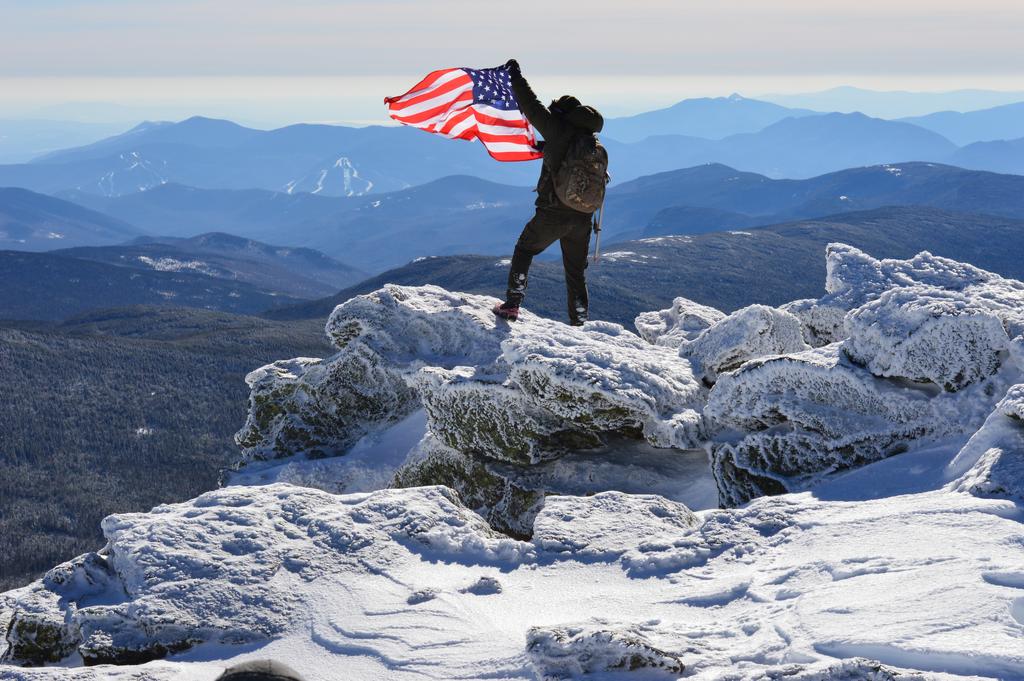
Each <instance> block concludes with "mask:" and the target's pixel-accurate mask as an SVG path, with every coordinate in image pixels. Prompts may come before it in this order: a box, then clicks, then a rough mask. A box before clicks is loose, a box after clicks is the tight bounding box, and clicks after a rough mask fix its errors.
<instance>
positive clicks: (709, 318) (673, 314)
mask: <svg viewBox="0 0 1024 681" xmlns="http://www.w3.org/2000/svg"><path fill="white" fill-rule="evenodd" d="M725 316H726V315H725V313H724V312H722V311H720V310H716V309H715V308H713V307H708V306H707V305H701V304H700V303H695V302H693V301H692V300H688V299H686V298H676V299H675V300H673V301H672V307H670V308H668V309H665V310H657V311H654V312H642V313H641V314H639V315H638V316H637V318H636V320H635V321H634V322H633V325H634V326H636V330H637V331H638V332H639V333H640V337H641V338H643V339H644V340H645V341H647V342H648V343H653V344H654V345H664V346H665V347H669V348H678V347H679V346H680V345H682V344H683V343H684V342H686V341H691V340H693V339H694V338H696V337H697V336H699V335H700V334H701V332H702V331H704V330H705V329H707V328H709V327H710V326H712V325H714V324H716V323H718V322H720V321H721V320H723V319H725Z"/></svg>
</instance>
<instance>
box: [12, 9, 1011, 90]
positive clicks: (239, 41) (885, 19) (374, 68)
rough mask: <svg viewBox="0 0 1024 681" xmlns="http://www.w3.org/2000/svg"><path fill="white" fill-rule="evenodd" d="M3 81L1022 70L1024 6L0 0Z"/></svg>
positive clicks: (912, 72)
mask: <svg viewBox="0 0 1024 681" xmlns="http://www.w3.org/2000/svg"><path fill="white" fill-rule="evenodd" d="M0 12H2V15H3V18H4V20H3V24H2V26H0V76H135V77H147V76H293V75H294V76H298V75H302V76H356V75H374V74H414V73H419V72H422V71H425V70H428V69H432V68H438V67H441V66H459V65H474V66H479V65H488V64H497V63H501V62H503V61H504V60H505V59H507V58H508V57H510V56H516V57H517V58H518V59H519V60H520V61H521V62H522V63H523V65H524V68H525V69H527V70H528V72H530V73H539V74H584V75H592V76H608V77H616V76H624V75H636V74H644V75H650V76H682V75H688V74H689V75H695V74H702V75H713V74H721V75H723V76H728V75H746V76H751V75H768V74H788V75H806V76H812V75H824V74H837V75H842V74H864V73H904V74H933V75H934V74H988V75H992V74H1006V75H1014V74H1016V75H1020V74H1024V51H1021V50H1020V49H1019V26H1021V24H1022V21H1024V3H1020V2H1018V0H975V1H974V2H972V3H971V4H970V7H969V10H965V8H964V4H963V2H962V0H957V1H956V2H954V1H952V0H930V1H924V0H885V1H883V0H858V1H857V2H845V1H843V2H835V1H832V0H814V1H812V0H671V1H670V0H640V1H634V2H629V3H618V2H616V3H612V2H608V3H595V2H593V1H592V0H589V1H587V2H583V1H582V0H561V1H559V2H550V1H545V2H539V1H537V0H520V2H516V3H505V2H503V3H487V2H465V1H461V0H433V1H432V2H418V1H413V0H386V1H385V2H381V1H379V0H375V1H373V2H367V1H362V2H349V1H342V2H337V1H334V2H326V1H316V0H295V1H293V2H288V3H282V2H277V1H274V2H271V1H270V0H218V1H217V2H198V1H195V0H181V1H170V0H147V2H134V1H129V0H99V1H85V0H36V1H35V2H31V3H26V2H17V1H14V0H0Z"/></svg>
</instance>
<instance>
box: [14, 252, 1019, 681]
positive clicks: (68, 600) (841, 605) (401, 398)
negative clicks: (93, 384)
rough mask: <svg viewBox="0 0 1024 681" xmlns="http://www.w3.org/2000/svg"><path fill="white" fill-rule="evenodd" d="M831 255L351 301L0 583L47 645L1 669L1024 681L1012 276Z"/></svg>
mask: <svg viewBox="0 0 1024 681" xmlns="http://www.w3.org/2000/svg"><path fill="white" fill-rule="evenodd" d="M827 257H828V281H827V285H826V292H825V294H824V295H823V296H822V297H821V298H820V299H814V300H804V301H794V302H793V303H791V304H789V305H786V306H784V309H777V308H771V307H766V306H751V307H748V308H745V309H743V310H738V311H736V312H734V313H732V314H729V315H726V314H724V313H721V312H719V311H716V310H712V309H710V308H706V307H703V306H699V305H697V304H695V303H692V302H690V301H687V300H685V299H677V300H676V301H675V302H674V303H673V306H672V308H670V309H668V310H664V311H660V312H652V313H646V314H644V315H641V317H640V318H638V320H637V328H638V330H639V331H640V332H641V335H636V334H634V333H632V332H631V331H629V330H627V329H625V328H623V327H621V326H618V325H614V324H608V323H604V322H591V323H588V324H587V325H586V326H584V327H582V328H571V327H568V326H565V325H563V324H561V323H559V322H555V321H551V320H546V319H542V318H539V317H536V316H534V315H530V314H528V313H527V314H524V315H523V317H522V319H521V321H520V322H518V323H515V324H508V323H506V322H503V321H499V320H497V319H496V318H495V317H494V315H493V314H492V313H491V312H490V308H491V306H492V305H493V304H494V302H496V301H494V300H493V299H490V298H487V297H483V296H473V295H467V294H460V293H453V292H449V291H446V290H444V289H441V288H438V287H433V286H425V287H402V286H385V287H384V288H382V289H380V290H378V291H375V292H373V293H370V294H367V295H364V296H358V297H356V298H353V299H351V300H349V301H348V302H346V303H344V304H342V305H340V306H338V307H337V308H336V309H335V311H334V313H333V314H332V315H331V317H330V319H329V321H328V323H327V327H326V331H327V335H328V337H329V338H330V339H331V341H332V343H333V344H334V346H335V348H336V352H335V353H334V354H332V355H331V356H329V357H326V358H322V359H321V358H295V359H290V360H282V361H279V362H275V363H273V364H270V365H267V366H265V367H262V368H259V369H257V370H255V371H253V372H252V373H251V374H250V375H249V376H248V377H247V379H246V380H247V382H248V384H249V386H250V388H251V396H250V405H249V407H250V409H249V415H248V418H247V420H246V423H245V425H244V427H243V428H242V430H240V431H239V433H238V436H237V441H238V444H239V445H240V447H241V449H242V457H241V461H240V462H239V466H238V469H237V470H235V471H233V472H232V473H231V474H230V475H229V476H228V483H229V485H228V486H227V487H225V488H223V489H220V490H216V491H213V492H209V493H207V494H204V495H202V496H200V497H198V498H196V499H194V500H192V501H189V502H185V503H182V504H174V505H168V506H161V507H158V508H156V509H154V510H153V511H151V512H149V513H137V514H126V515H119V516H111V517H110V518H108V519H107V520H106V521H105V522H104V525H103V530H104V534H105V536H106V539H107V545H106V546H105V547H104V548H103V549H102V550H101V551H98V552H95V553H89V554H86V555H84V556H80V557H78V558H76V559H73V560H72V561H70V562H68V563H65V564H63V565H60V566H58V567H56V568H54V569H53V570H51V571H49V572H48V573H47V574H46V575H45V576H44V577H43V578H42V579H41V580H39V581H38V582H35V583H33V584H31V585H29V586H27V587H25V588H23V589H19V590H16V591H12V592H9V593H7V594H3V595H0V635H2V637H3V639H2V640H4V641H6V643H5V644H0V651H2V652H0V654H2V655H3V656H4V657H3V660H4V661H5V662H7V663H16V662H17V663H26V662H27V663H48V664H52V665H56V666H52V667H47V668H45V669H40V670H28V669H26V670H22V669H20V668H15V667H0V676H4V678H6V677H8V676H9V677H10V678H25V679H35V678H40V679H41V678H66V679H78V678H81V679H93V678H104V677H110V678H119V675H120V676H124V678H129V677H128V676H125V675H124V674H122V671H121V669H120V668H114V667H90V668H88V669H76V668H75V665H76V664H77V663H79V662H85V663H88V664H97V663H115V664H119V665H124V664H138V663H141V662H145V661H148V660H155V661H152V662H149V663H148V664H146V665H145V666H144V667H142V668H138V669H140V670H141V671H140V673H142V674H144V676H143V678H154V679H165V678H166V679H171V678H195V679H213V678H215V677H216V675H217V674H218V673H219V672H220V670H222V669H223V668H224V667H225V666H226V665H227V664H228V663H229V661H231V660H237V659H243V658H257V657H276V658H279V659H282V660H283V661H285V662H287V663H288V664H289V665H291V666H295V667H298V668H300V670H301V671H302V672H303V673H304V674H305V675H307V677H308V678H309V679H311V680H312V679H329V678H337V674H338V670H339V669H341V670H343V671H344V674H345V676H346V678H353V679H380V678H387V679H405V678H410V679H411V678H418V679H421V678H428V679H429V678H436V679H452V678H467V679H470V678H481V677H487V678H509V679H513V678H523V679H529V678H534V679H561V678H595V679H596V678H612V677H609V676H608V675H609V674H614V675H616V676H615V678H618V675H619V674H628V672H630V671H634V672H639V673H638V674H637V675H636V677H635V678H644V679H648V678H680V677H685V678H693V679H703V680H708V681H710V680H712V679H715V680H719V679H734V680H736V681H754V680H759V681H768V680H770V679H783V678H785V679H796V680H801V681H811V680H815V681H840V680H841V679H851V680H852V679H915V680H921V681H925V680H938V679H943V680H949V679H954V678H955V679H977V678H1000V679H1008V678H1024V647H1022V646H1021V643H1020V642H1021V640H1024V639H1022V636H1024V592H1022V591H1021V589H1022V588H1024V569H1022V568H1021V566H1022V565H1024V558H1022V553H1021V551H1022V550H1021V547H1022V546H1024V529H1022V525H1021V520H1022V518H1024V514H1022V512H1021V507H1020V504H1021V503H1024V336H1022V335H1021V333H1022V331H1024V284H1021V283H1020V282H1016V281H1012V280H1007V279H1004V278H1002V277H999V276H997V275H995V274H992V273H989V272H985V271H983V270H978V269H977V268H974V267H971V266H969V265H965V264H962V263H957V262H955V261H952V260H948V259H943V258H937V257H934V256H931V255H929V254H927V253H922V254H919V255H918V256H915V257H914V258H912V259H909V260H876V259H874V258H872V257H871V256H869V255H867V254H865V253H862V252H860V251H857V250H856V249H852V248H850V247H848V246H843V245H841V244H834V245H832V246H830V247H829V251H828V255H827ZM709 486H710V490H711V491H713V494H710V495H709ZM720 507H724V508H720ZM163 658H166V660H163ZM908 670H909V671H908ZM8 672H9V673H8Z"/></svg>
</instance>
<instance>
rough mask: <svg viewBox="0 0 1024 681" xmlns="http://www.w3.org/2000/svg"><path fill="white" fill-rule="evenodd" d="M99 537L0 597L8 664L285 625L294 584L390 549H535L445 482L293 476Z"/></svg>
mask: <svg viewBox="0 0 1024 681" xmlns="http://www.w3.org/2000/svg"><path fill="white" fill-rule="evenodd" d="M103 533H104V535H105V536H106V539H107V545H106V547H105V548H104V549H103V551H101V552H100V553H90V554H85V555H83V556H80V557H78V558H76V559H75V560H73V561H70V562H69V563H65V564H63V565H60V566H58V567H56V568H54V569H53V570H51V571H50V572H48V573H47V574H46V576H45V577H44V578H43V579H42V580H41V581H39V582H36V583H35V584H33V585H30V586H28V587H25V588H24V589H20V590H16V591H12V592H8V593H6V594H3V595H2V596H0V612H3V611H5V610H6V611H9V612H10V613H11V619H10V623H9V625H8V629H7V632H6V639H7V642H8V650H7V653H6V660H7V661H17V662H28V663H33V664H42V663H46V662H55V661H58V660H60V659H63V658H64V657H67V656H68V655H69V654H71V653H72V652H77V653H78V654H80V655H81V656H82V659H83V660H84V661H85V662H86V663H87V664H98V663H115V664H138V663H141V662H146V661H147V660H152V659H157V658H162V657H165V656H167V655H168V654H171V653H174V652H180V651H183V650H186V649H188V648H191V647H193V646H195V645H198V644H200V643H206V642H215V643H221V644H242V643H251V642H255V641H263V640H267V639H270V638H273V637H275V636H278V635H280V634H281V633H282V632H283V631H285V630H286V629H287V628H288V627H289V626H291V625H292V624H293V623H295V622H297V621H299V620H300V619H301V618H302V617H304V616H305V614H306V612H307V608H308V604H303V603H301V602H300V600H299V598H298V597H297V596H296V595H295V593H294V589H293V588H291V587H290V586H289V585H290V584H294V583H299V582H303V581H310V580H315V579H318V578H320V577H323V576H325V575H329V574H336V575H337V574H344V573H345V572H351V571H362V570H374V569H376V570H385V569H386V567H387V565H388V563H389V561H390V560H393V559H394V556H395V555H396V553H405V552H407V551H410V550H411V551H413V552H416V553H420V554H422V555H423V556H425V557H427V558H429V559H437V558H443V557H445V556H448V557H453V558H454V557H457V558H458V559H459V560H461V561H464V562H468V563H470V564H471V563H473V562H474V561H483V562H485V563H489V562H494V561H499V562H508V563H510V564H514V563H515V562H516V561H518V560H520V559H521V558H522V557H523V556H524V555H526V554H527V553H528V552H529V551H530V547H529V546H528V545H525V544H521V543H520V542H516V541H514V540H511V539H509V538H507V537H505V536H504V535H501V534H499V533H497V532H495V531H494V530H492V529H491V528H490V527H488V525H487V524H486V523H485V522H484V521H483V519H481V518H480V516H478V515H477V514H475V513H473V512H471V511H470V510H469V509H467V508H466V507H465V506H463V505H462V503H461V502H460V501H459V499H458V497H457V496H456V495H455V494H454V493H453V492H451V490H447V489H445V488H440V487H430V488H420V489H417V490H408V491H398V490H383V491H380V492H375V493H373V494H363V495H352V496H349V497H346V498H345V499H344V502H343V503H339V500H338V498H337V497H335V496H333V495H330V494H326V493H324V492H320V491H318V490H312V489H308V488H302V487H293V486H290V485H271V486H267V487H229V488H225V489H221V490H217V491H215V492H209V493H207V494H204V495H202V496H199V497H197V498H195V499H193V500H192V501H189V502H186V503H184V504H174V505H169V506H158V507H157V508H155V509H153V510H152V511H150V512H149V513H130V514H125V515H114V516H110V517H108V518H107V519H106V520H105V521H104V522H103Z"/></svg>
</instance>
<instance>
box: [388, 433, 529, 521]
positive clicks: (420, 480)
mask: <svg viewBox="0 0 1024 681" xmlns="http://www.w3.org/2000/svg"><path fill="white" fill-rule="evenodd" d="M514 470H515V469H513V473H512V474H504V475H503V474H502V473H501V472H500V471H495V470H493V467H492V466H490V465H488V463H487V460H486V459H485V458H481V457H476V456H473V455H472V454H467V453H464V452H461V451H459V450H457V449H453V448H451V447H448V446H446V445H445V444H444V443H442V442H440V441H439V440H438V439H437V438H436V437H435V436H434V435H432V434H430V435H427V436H426V437H425V438H423V440H422V441H421V442H420V443H419V445H418V446H417V447H416V449H414V450H413V451H412V452H411V453H410V455H409V458H408V460H407V461H406V463H405V464H404V465H402V466H401V467H400V468H399V469H398V470H397V471H396V472H395V477H394V480H393V483H392V484H393V485H394V486H395V487H398V488H403V487H421V486H424V485H447V486H449V487H451V488H452V489H454V490H455V491H456V492H458V494H459V497H460V498H461V499H462V500H463V502H464V503H465V504H466V505H467V506H468V507H469V508H472V509H473V510H475V511H476V512H477V513H479V514H480V515H481V516H483V518H484V519H485V520H486V521H487V522H488V523H489V525H490V526H491V527H493V528H495V529H496V530H499V531H501V532H505V533H507V534H510V535H512V536H514V537H524V538H525V537H528V536H529V535H530V533H531V531H532V527H533V519H534V517H535V516H536V515H537V513H538V512H539V511H540V509H541V508H542V507H543V505H544V494H545V489H544V487H542V486H540V485H534V484H529V483H526V484H523V483H522V482H520V481H519V480H518V479H517V478H516V476H515V474H514Z"/></svg>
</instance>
